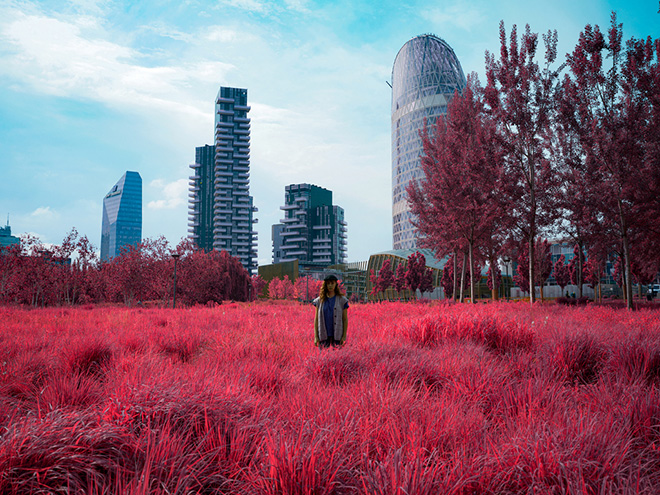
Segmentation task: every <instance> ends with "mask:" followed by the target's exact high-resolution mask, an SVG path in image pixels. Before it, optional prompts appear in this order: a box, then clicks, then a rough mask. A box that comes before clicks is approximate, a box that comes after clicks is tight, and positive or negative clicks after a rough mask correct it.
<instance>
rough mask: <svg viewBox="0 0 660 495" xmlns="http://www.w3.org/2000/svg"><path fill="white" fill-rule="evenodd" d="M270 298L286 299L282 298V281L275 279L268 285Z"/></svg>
mask: <svg viewBox="0 0 660 495" xmlns="http://www.w3.org/2000/svg"><path fill="white" fill-rule="evenodd" d="M268 297H270V298H271V299H284V298H283V297H282V279H281V278H279V277H273V279H272V280H271V281H270V282H269V283H268Z"/></svg>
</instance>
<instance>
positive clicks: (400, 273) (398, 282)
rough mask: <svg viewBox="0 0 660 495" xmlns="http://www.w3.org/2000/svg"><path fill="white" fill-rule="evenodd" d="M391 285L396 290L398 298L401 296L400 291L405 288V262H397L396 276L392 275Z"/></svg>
mask: <svg viewBox="0 0 660 495" xmlns="http://www.w3.org/2000/svg"><path fill="white" fill-rule="evenodd" d="M392 287H394V290H395V291H397V294H398V295H399V298H400V297H401V292H402V291H403V290H405V288H406V265H405V263H399V264H398V265H397V267H396V276H395V277H394V282H392Z"/></svg>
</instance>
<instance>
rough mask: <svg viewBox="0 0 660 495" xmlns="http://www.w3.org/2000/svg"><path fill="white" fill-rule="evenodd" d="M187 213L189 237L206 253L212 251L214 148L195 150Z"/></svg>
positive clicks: (203, 147)
mask: <svg viewBox="0 0 660 495" xmlns="http://www.w3.org/2000/svg"><path fill="white" fill-rule="evenodd" d="M190 168H192V169H193V170H194V175H192V176H191V177H190V193H189V206H188V211H189V214H190V217H189V223H188V232H189V234H190V235H189V237H190V238H191V239H192V240H193V241H194V242H195V244H196V245H197V247H199V248H200V249H203V250H204V251H206V252H208V251H211V250H212V249H213V203H214V199H215V198H214V194H215V146H211V145H208V144H207V145H205V146H200V147H198V148H195V163H193V164H192V165H190Z"/></svg>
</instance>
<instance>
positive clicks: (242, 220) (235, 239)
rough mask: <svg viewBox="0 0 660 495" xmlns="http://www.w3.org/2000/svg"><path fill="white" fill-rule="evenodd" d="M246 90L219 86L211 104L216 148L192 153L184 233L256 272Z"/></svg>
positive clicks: (205, 147) (196, 241)
mask: <svg viewBox="0 0 660 495" xmlns="http://www.w3.org/2000/svg"><path fill="white" fill-rule="evenodd" d="M249 111H250V107H249V106H248V104H247V89H241V88H226V87H221V88H220V91H218V96H217V97H216V100H215V145H214V146H209V145H207V146H203V147H200V148H197V149H196V154H195V155H196V156H195V163H194V164H192V165H190V167H191V168H192V169H193V170H194V171H195V173H194V175H193V176H191V177H190V188H189V191H190V194H189V198H190V202H189V217H188V232H189V234H190V238H191V239H192V240H193V241H194V242H195V243H196V244H197V246H198V247H200V248H202V249H205V250H210V249H217V250H218V251H221V250H224V251H227V252H228V253H229V254H231V255H232V256H235V257H237V258H238V259H239V260H240V261H241V263H242V264H243V266H244V267H245V269H246V270H247V271H248V272H250V273H254V272H255V271H256V269H257V247H256V244H257V234H256V232H255V230H254V223H256V221H257V220H256V219H255V218H254V213H255V212H256V211H257V208H256V207H255V206H254V204H253V198H252V196H250V119H249V117H248V116H247V115H248V112H249Z"/></svg>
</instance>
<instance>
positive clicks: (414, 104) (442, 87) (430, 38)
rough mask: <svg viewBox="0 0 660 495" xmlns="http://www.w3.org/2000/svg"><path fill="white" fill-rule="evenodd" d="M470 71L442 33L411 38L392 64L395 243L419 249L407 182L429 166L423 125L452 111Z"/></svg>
mask: <svg viewBox="0 0 660 495" xmlns="http://www.w3.org/2000/svg"><path fill="white" fill-rule="evenodd" d="M465 84H466V81H465V75H464V74H463V69H462V68H461V63H460V62H459V61H458V58H457V57H456V54H455V53H454V50H452V48H451V47H450V46H449V45H448V44H447V43H446V42H445V41H444V40H443V39H441V38H438V37H437V36H434V35H431V34H426V35H422V36H417V37H415V38H413V39H411V40H410V41H408V42H407V43H406V44H405V45H403V47H402V48H401V50H399V53H398V54H397V56H396V58H395V59H394V66H393V67H392V234H393V236H392V241H393V242H392V244H393V248H394V249H415V248H416V247H417V243H416V232H415V228H414V226H413V225H412V223H411V219H412V218H411V213H410V208H409V206H408V200H407V193H406V187H407V186H408V183H409V182H410V181H411V180H419V179H421V178H422V177H423V174H424V172H423V171H422V168H421V162H420V154H421V152H422V141H421V138H420V137H419V130H420V129H422V128H423V126H424V119H426V120H427V122H428V125H429V126H430V125H432V124H433V123H434V122H435V119H436V118H437V117H438V116H439V115H443V114H445V113H446V112H447V104H448V103H449V101H450V99H451V97H452V96H453V94H454V92H455V91H459V92H460V91H462V90H463V88H464V87H465Z"/></svg>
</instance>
